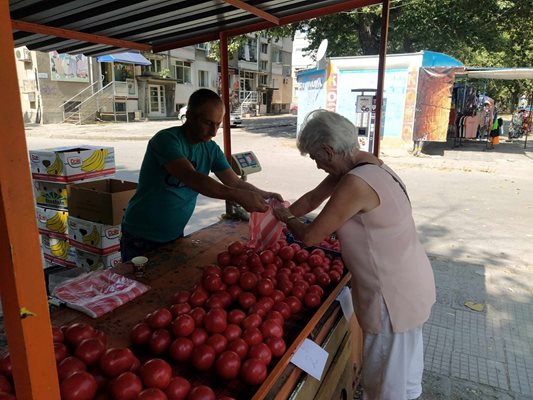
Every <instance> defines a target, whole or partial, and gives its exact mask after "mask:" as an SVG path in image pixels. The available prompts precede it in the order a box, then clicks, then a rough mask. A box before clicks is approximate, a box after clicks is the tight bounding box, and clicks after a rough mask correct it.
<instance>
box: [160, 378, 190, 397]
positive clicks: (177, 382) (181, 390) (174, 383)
mask: <svg viewBox="0 0 533 400" xmlns="http://www.w3.org/2000/svg"><path fill="white" fill-rule="evenodd" d="M190 391H191V384H190V383H189V381H188V380H187V379H185V378H182V377H181V376H175V377H174V378H172V379H171V380H170V383H169V384H168V386H167V388H166V390H165V393H166V395H167V397H168V400H185V399H186V398H187V396H188V395H189V392H190Z"/></svg>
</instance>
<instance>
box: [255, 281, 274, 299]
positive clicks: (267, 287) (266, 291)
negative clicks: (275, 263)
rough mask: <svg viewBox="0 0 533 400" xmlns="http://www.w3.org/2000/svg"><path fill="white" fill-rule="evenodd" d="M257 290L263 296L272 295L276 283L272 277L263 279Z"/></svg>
mask: <svg viewBox="0 0 533 400" xmlns="http://www.w3.org/2000/svg"><path fill="white" fill-rule="evenodd" d="M257 291H258V292H259V294H260V295H261V296H270V295H271V294H272V293H273V292H274V284H273V283H272V281H271V280H270V279H261V280H260V281H259V282H258V283H257Z"/></svg>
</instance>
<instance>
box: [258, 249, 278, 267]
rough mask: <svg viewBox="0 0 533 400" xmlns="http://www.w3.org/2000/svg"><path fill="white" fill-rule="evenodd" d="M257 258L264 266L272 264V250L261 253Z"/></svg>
mask: <svg viewBox="0 0 533 400" xmlns="http://www.w3.org/2000/svg"><path fill="white" fill-rule="evenodd" d="M259 256H260V257H261V262H262V263H263V264H264V265H267V264H272V263H273V262H274V252H273V251H272V250H265V251H262V252H261V254H260V255H259Z"/></svg>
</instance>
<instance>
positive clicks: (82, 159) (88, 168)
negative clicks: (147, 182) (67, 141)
mask: <svg viewBox="0 0 533 400" xmlns="http://www.w3.org/2000/svg"><path fill="white" fill-rule="evenodd" d="M30 166H31V173H32V177H33V179H35V180H40V181H47V182H63V183H69V182H76V181H80V180H84V179H89V178H95V177H103V176H108V175H113V174H114V173H115V150H114V148H113V147H99V146H88V145H83V146H78V147H76V146H66V147H57V148H53V149H44V150H31V151H30Z"/></svg>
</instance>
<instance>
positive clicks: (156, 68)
mask: <svg viewBox="0 0 533 400" xmlns="http://www.w3.org/2000/svg"><path fill="white" fill-rule="evenodd" d="M149 60H150V62H151V63H152V65H149V66H148V71H151V72H156V73H159V72H161V70H162V69H163V66H162V60H160V59H156V58H150V59H149Z"/></svg>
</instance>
